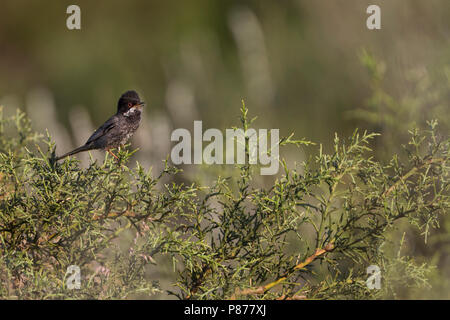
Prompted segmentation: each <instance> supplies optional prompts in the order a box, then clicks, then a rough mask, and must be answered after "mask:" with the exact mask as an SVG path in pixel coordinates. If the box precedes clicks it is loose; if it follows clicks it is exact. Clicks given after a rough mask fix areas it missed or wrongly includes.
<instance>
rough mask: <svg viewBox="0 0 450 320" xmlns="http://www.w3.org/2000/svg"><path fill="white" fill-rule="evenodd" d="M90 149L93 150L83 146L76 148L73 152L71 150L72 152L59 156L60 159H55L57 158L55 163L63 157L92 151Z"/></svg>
mask: <svg viewBox="0 0 450 320" xmlns="http://www.w3.org/2000/svg"><path fill="white" fill-rule="evenodd" d="M92 149H93V148H92V147H91V146H89V145H86V144H85V145H84V146H81V147H78V148H76V149H74V150H72V151H70V152H67V153H66V154H63V155H62V156H60V157H57V158H56V161H59V160H61V159H64V158H65V157H68V156H71V155H74V154H76V153H79V152H83V151H88V150H92Z"/></svg>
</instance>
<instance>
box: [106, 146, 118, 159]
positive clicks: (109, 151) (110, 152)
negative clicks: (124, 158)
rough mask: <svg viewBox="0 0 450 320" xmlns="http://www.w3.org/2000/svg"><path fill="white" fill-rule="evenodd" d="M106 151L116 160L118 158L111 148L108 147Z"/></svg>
mask: <svg viewBox="0 0 450 320" xmlns="http://www.w3.org/2000/svg"><path fill="white" fill-rule="evenodd" d="M106 151H108V153H109V154H110V155H112V156H113V157H114V158H116V159H117V160H119V157H118V156H116V155H115V154H114V153H113V152H112V151H111V149H108V150H106Z"/></svg>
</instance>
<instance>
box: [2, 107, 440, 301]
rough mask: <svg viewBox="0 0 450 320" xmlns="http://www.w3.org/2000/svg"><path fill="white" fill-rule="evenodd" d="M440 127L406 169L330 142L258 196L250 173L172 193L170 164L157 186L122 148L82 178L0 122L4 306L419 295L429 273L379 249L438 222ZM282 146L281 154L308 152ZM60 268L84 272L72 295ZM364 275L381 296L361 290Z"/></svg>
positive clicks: (25, 133) (418, 139) (13, 122)
mask: <svg viewBox="0 0 450 320" xmlns="http://www.w3.org/2000/svg"><path fill="white" fill-rule="evenodd" d="M241 112H242V117H241V121H242V127H243V128H244V129H245V128H247V127H248V125H249V121H248V119H247V109H246V108H245V106H243V108H242V109H241ZM436 126H437V123H436V122H435V121H432V122H430V123H429V129H428V130H423V131H420V130H417V129H415V130H411V131H410V141H409V143H408V145H406V146H405V154H406V157H405V160H404V161H400V160H399V157H398V156H397V155H394V156H393V157H392V159H391V160H390V161H389V162H387V163H381V162H378V161H376V160H375V159H374V158H373V156H372V151H371V148H370V143H371V141H372V140H373V139H375V138H376V136H377V134H373V133H372V134H371V133H367V132H363V133H360V132H358V131H355V132H354V133H353V135H352V136H351V137H350V138H349V139H345V140H342V139H341V138H339V137H338V136H336V138H335V140H334V152H333V153H331V154H326V153H324V152H323V150H322V147H321V146H319V150H318V152H317V154H315V155H311V157H310V158H309V160H308V161H306V162H305V163H303V164H302V165H299V166H297V167H295V168H292V169H291V168H288V167H287V165H286V164H285V162H284V161H283V160H281V163H282V165H283V169H284V172H283V173H282V175H280V177H278V178H277V179H276V180H275V182H274V183H273V185H271V186H270V187H269V188H266V187H262V186H259V185H258V184H257V183H256V182H255V180H256V179H255V175H256V174H257V173H258V172H259V170H258V168H257V167H256V166H250V165H248V164H246V165H238V166H236V176H235V177H221V176H218V177H217V178H216V179H215V182H214V183H213V184H212V185H211V186H200V185H197V184H195V183H192V184H185V183H177V182H173V180H171V178H173V177H174V176H175V175H177V174H178V173H179V171H180V170H179V169H177V168H175V167H172V166H170V165H169V163H167V162H166V166H165V169H164V170H163V172H161V173H160V174H158V175H157V176H154V175H153V174H152V172H151V171H150V170H145V169H144V168H142V167H141V166H140V165H139V164H137V165H136V167H135V168H133V169H131V168H129V167H128V166H126V164H127V163H128V162H129V158H130V156H131V155H132V152H129V151H126V150H122V151H120V153H119V158H120V161H119V162H117V161H116V160H114V159H111V158H110V157H106V158H105V160H104V162H102V163H97V162H92V161H91V163H90V165H89V167H88V168H87V169H85V170H82V169H80V168H79V165H78V164H79V163H78V161H77V160H75V159H74V158H69V159H67V160H65V161H64V162H62V163H54V161H53V160H52V159H54V154H53V153H54V144H53V142H52V141H51V139H50V137H48V136H47V138H46V139H42V138H41V137H39V136H38V135H36V134H35V133H33V132H32V130H31V129H30V123H29V121H28V120H27V119H26V117H25V116H24V114H23V113H21V112H18V113H17V115H16V116H15V117H11V118H6V119H5V118H0V129H1V132H0V151H1V152H0V297H2V298H8V299H10V298H19V299H30V298H33V299H41V298H44V299H52V298H77V299H79V298H95V299H97V298H101V299H110V298H133V297H139V298H152V297H155V295H157V294H161V293H164V292H165V293H169V294H173V295H175V296H177V297H179V298H182V299H186V298H191V299H213V298H215V299H234V298H240V299H246V298H249V299H254V298H258V299H260V298H263V299H275V298H278V299H303V298H321V299H323V298H328V299H329V298H332V299H333V298H334V299H336V298H380V297H391V296H395V292H396V291H395V290H397V287H398V286H399V285H401V284H402V283H399V282H398V279H404V281H406V282H407V285H409V286H420V285H424V284H426V281H427V270H428V269H427V268H428V267H427V266H425V265H422V264H417V263H416V262H415V261H413V260H412V259H410V258H407V257H403V256H401V255H400V254H399V255H396V256H393V257H391V256H389V255H388V254H386V252H385V251H384V250H382V248H383V247H384V246H386V245H387V244H388V242H389V241H388V240H389V239H387V232H388V231H389V230H390V229H391V228H393V227H395V225H396V224H397V222H398V221H399V220H405V221H406V222H407V223H409V224H411V225H414V226H415V227H417V228H418V229H419V230H420V231H421V232H422V233H423V236H424V239H425V240H426V239H427V236H428V234H429V231H430V229H431V228H435V227H437V226H438V218H439V216H440V215H442V214H444V213H446V212H448V209H449V181H448V173H449V172H448V161H449V139H448V138H446V139H442V138H438V137H437V135H436ZM17 137H20V138H17ZM291 138H292V136H290V137H289V138H282V139H281V140H280V145H281V146H284V145H286V144H294V145H309V144H311V143H310V142H308V141H304V140H292V139H291ZM40 142H42V143H44V145H46V146H47V151H46V152H44V151H42V147H40V146H39V144H37V143H40ZM247 142H248V141H247ZM41 145H42V144H41ZM311 148H316V147H311ZM246 150H248V148H246ZM314 152H315V151H314V150H313V151H311V153H314ZM247 156H248V154H247ZM168 261H170V262H171V269H172V271H173V273H171V274H168V273H169V272H170V271H168V269H169V268H168V267H169V264H168ZM69 265H78V266H80V267H81V274H82V286H81V289H79V290H69V289H68V288H67V287H66V282H65V281H66V276H65V273H66V270H67V267H68V266H69ZM369 265H378V266H379V267H380V268H381V272H382V287H383V289H382V290H370V289H368V288H367V286H366V283H365V281H366V279H367V274H366V268H367V266H369ZM399 266H401V267H399ZM155 270H157V271H159V277H155V276H154V275H155V273H154V271H155ZM151 272H153V274H152V273H151ZM164 272H165V274H164ZM150 274H152V276H150ZM163 275H164V276H165V277H168V278H169V280H170V282H168V283H166V284H162V278H163ZM396 281H397V282H396Z"/></svg>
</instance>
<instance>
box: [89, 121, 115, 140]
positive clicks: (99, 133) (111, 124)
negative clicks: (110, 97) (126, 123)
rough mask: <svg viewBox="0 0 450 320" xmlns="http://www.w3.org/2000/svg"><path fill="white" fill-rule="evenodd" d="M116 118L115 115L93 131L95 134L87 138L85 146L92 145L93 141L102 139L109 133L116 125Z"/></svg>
mask: <svg viewBox="0 0 450 320" xmlns="http://www.w3.org/2000/svg"><path fill="white" fill-rule="evenodd" d="M117 121H118V118H117V116H116V115H114V116H112V117H111V118H109V119H108V120H106V122H105V123H104V124H102V126H101V127H100V128H98V129H97V130H95V132H94V133H93V134H92V135H91V136H90V137H89V139H88V141H86V144H89V143H92V142H94V141H95V140H98V139H99V138H101V137H103V136H104V135H105V134H106V133H107V132H108V131H110V130H111V129H112V128H114V127H115V126H116V124H117Z"/></svg>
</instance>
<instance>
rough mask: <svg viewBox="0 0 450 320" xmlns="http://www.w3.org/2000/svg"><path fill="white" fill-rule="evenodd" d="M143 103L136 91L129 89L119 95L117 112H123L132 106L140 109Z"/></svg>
mask: <svg viewBox="0 0 450 320" xmlns="http://www.w3.org/2000/svg"><path fill="white" fill-rule="evenodd" d="M144 105H145V103H144V102H143V101H141V99H140V98H139V95H138V94H137V92H136V91H133V90H130V91H127V92H125V93H124V94H122V95H121V96H120V99H119V103H118V104H117V113H122V114H124V113H126V112H129V111H130V110H131V109H132V108H135V109H137V110H139V111H141V109H142V107H143V106H144Z"/></svg>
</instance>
